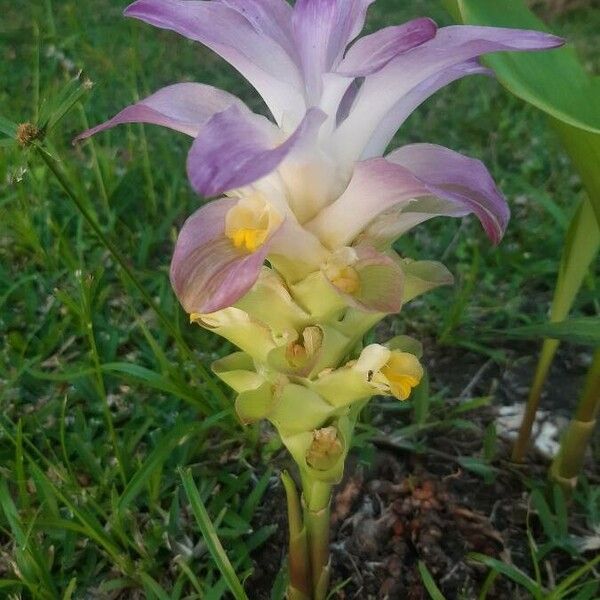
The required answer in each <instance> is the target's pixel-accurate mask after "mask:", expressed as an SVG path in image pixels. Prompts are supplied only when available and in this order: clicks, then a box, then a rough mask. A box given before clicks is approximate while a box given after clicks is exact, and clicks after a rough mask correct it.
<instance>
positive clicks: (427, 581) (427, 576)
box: [419, 560, 446, 600]
mask: <svg viewBox="0 0 600 600" xmlns="http://www.w3.org/2000/svg"><path fill="white" fill-rule="evenodd" d="M419 573H420V575H421V580H422V581H423V585H424V586H425V589H426V590H427V593H428V594H429V597H430V598H431V600H446V598H445V597H444V594H442V592H441V591H440V588H439V587H438V586H437V584H436V583H435V581H434V580H433V577H432V575H431V573H430V572H429V569H428V568H427V565H426V564H425V563H424V562H423V561H422V560H420V561H419Z"/></svg>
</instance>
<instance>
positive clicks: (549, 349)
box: [512, 340, 558, 462]
mask: <svg viewBox="0 0 600 600" xmlns="http://www.w3.org/2000/svg"><path fill="white" fill-rule="evenodd" d="M557 350H558V341H557V340H544V345H543V347H542V351H541V353H540V357H539V359H538V364H537V368H536V371H535V375H534V377H533V382H532V384H531V389H530V390H529V397H528V398H527V404H526V406H525V414H524V415H523V421H522V422H521V427H520V429H519V435H518V437H517V441H516V442H515V445H514V447H513V452H512V459H513V461H515V462H523V460H524V459H525V455H526V454H527V449H528V447H529V440H530V438H531V431H532V429H533V424H534V423H535V416H536V414H537V409H538V406H539V405H540V398H541V397H542V390H543V388H544V383H546V378H547V377H548V371H549V370H550V367H551V366H552V361H553V359H554V355H555V354H556V351H557Z"/></svg>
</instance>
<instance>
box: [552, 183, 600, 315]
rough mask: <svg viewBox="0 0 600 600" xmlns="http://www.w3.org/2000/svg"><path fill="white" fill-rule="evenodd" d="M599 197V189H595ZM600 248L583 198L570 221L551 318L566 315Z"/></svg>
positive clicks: (599, 232) (598, 230) (597, 229)
mask: <svg viewBox="0 0 600 600" xmlns="http://www.w3.org/2000/svg"><path fill="white" fill-rule="evenodd" d="M598 198H599V199H600V189H599V190H598ZM598 248H600V227H599V226H598V223H597V222H596V220H595V218H594V212H593V209H592V206H591V204H590V203H589V202H588V201H586V200H584V201H583V202H582V203H581V205H580V206H579V208H578V210H577V213H576V214H575V217H574V218H573V220H572V221H571V225H570V227H569V231H568V232H567V239H566V241H565V245H564V247H563V255H562V258H561V263H560V270H559V273H558V281H557V284H556V289H555V291H554V298H553V300H552V307H551V309H550V320H551V321H563V320H564V319H566V317H567V315H568V314H569V311H570V310H571V307H572V306H573V302H574V301H575V297H576V296H577V293H578V292H579V289H580V288H581V286H582V284H583V281H584V279H585V276H586V275H587V273H588V270H589V268H590V265H591V264H592V262H593V260H594V258H595V257H596V255H597V254H598Z"/></svg>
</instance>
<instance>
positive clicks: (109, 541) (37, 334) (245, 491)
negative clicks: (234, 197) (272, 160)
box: [0, 0, 600, 599]
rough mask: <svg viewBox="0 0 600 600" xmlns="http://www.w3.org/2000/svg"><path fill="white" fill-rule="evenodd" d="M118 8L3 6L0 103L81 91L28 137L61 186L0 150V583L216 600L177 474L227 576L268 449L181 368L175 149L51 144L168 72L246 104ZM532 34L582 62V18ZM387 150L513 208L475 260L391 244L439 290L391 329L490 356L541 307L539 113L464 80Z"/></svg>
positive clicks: (589, 295) (197, 352)
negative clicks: (572, 48) (476, 171)
mask: <svg viewBox="0 0 600 600" xmlns="http://www.w3.org/2000/svg"><path fill="white" fill-rule="evenodd" d="M121 8H122V4H121V3H120V2H116V1H115V0H96V1H93V2H92V0H85V1H75V0H61V1H60V2H57V1H55V2H52V0H45V1H44V2H36V3H32V2H27V1H26V0H17V1H16V2H12V3H5V6H3V11H4V18H3V20H2V23H1V24H0V37H1V38H2V40H3V41H2V44H1V45H0V59H1V60H0V82H2V83H1V84H0V107H2V108H1V111H2V116H4V117H7V118H10V119H11V120H13V121H15V122H19V123H20V122H25V121H36V120H37V118H38V116H39V115H40V113H42V114H43V110H44V107H45V106H46V107H48V106H49V103H50V104H51V103H52V101H53V99H54V98H56V97H57V95H58V94H59V91H60V90H61V89H62V88H63V87H64V86H65V85H66V84H67V82H68V81H69V80H71V79H72V78H73V77H74V76H75V75H76V73H77V72H78V71H79V70H80V69H83V70H84V74H85V76H86V77H89V78H90V79H91V80H92V81H93V82H94V84H95V85H94V88H93V91H92V92H91V93H88V94H86V98H85V102H84V103H83V104H81V105H79V106H77V107H76V108H75V109H74V110H72V111H70V112H69V113H68V115H67V116H66V117H65V118H64V119H63V120H62V121H61V122H60V123H59V124H58V125H57V127H56V128H55V129H54V131H53V132H52V135H51V136H50V139H49V141H48V147H49V148H50V150H51V153H52V156H53V160H55V161H56V165H55V166H56V168H57V169H59V171H60V173H62V174H63V178H64V180H63V185H61V184H60V183H59V182H58V181H57V180H56V178H55V177H54V176H53V174H52V172H51V170H50V169H49V168H48V165H47V164H44V162H43V161H42V160H40V159H39V157H36V156H35V155H32V154H31V153H27V152H24V151H22V150H20V149H18V148H16V147H15V146H9V145H7V144H3V145H2V146H0V214H1V216H2V218H1V219H0V357H1V360H0V413H1V415H2V416H1V417H0V476H1V479H2V483H1V484H0V596H1V595H3V594H6V597H15V598H21V597H23V598H29V597H32V598H42V599H45V598H65V599H68V598H71V597H73V598H76V597H86V598H87V597H98V598H106V597H113V595H115V596H116V594H117V593H118V592H119V591H122V593H123V594H124V595H123V597H127V598H135V597H147V598H163V597H165V598H173V599H175V598H184V597H187V598H191V597H198V598H205V599H209V598H220V597H221V596H222V595H223V593H224V590H225V589H226V584H227V582H226V581H225V579H224V578H223V577H222V575H221V574H220V572H219V571H218V569H217V567H216V566H215V564H214V563H213V562H212V560H211V557H210V554H209V552H208V550H209V549H207V547H206V546H205V544H204V541H203V538H202V534H201V531H200V529H199V527H198V525H197V524H196V522H195V520H194V514H193V512H192V511H191V509H190V507H189V506H188V503H187V501H186V496H185V493H184V489H183V485H182V481H181V478H180V475H179V473H178V471H177V468H178V467H189V469H190V470H191V471H190V472H191V473H192V474H193V479H194V481H195V483H196V485H197V486H198V488H199V492H198V493H199V498H200V499H201V502H202V503H203V504H204V505H205V506H206V510H207V511H208V514H209V515H210V517H211V518H212V520H213V526H214V527H215V528H216V530H217V532H218V534H219V536H220V538H221V540H222V542H223V545H224V546H225V548H226V550H227V554H228V556H229V557H230V560H231V562H232V563H233V566H234V568H235V570H236V572H237V573H238V575H240V577H242V578H243V576H245V575H246V574H248V573H249V572H250V571H251V569H252V563H251V560H250V556H249V555H250V553H251V552H252V550H253V549H254V548H256V547H258V546H259V545H260V544H261V543H263V542H264V540H265V539H266V538H267V537H268V536H269V535H270V534H271V533H272V528H270V527H263V528H260V529H257V530H255V529H253V526H252V521H253V515H254V514H255V512H256V510H257V509H258V507H259V505H260V501H261V496H262V494H263V493H264V491H265V489H266V488H267V486H268V485H269V483H270V481H271V473H270V472H268V471H267V472H266V473H265V472H264V470H263V466H262V465H264V464H265V461H268V460H269V458H270V456H271V455H272V454H273V453H274V452H276V451H277V450H278V447H277V444H276V442H274V441H273V440H270V441H268V443H267V444H266V445H265V444H261V443H259V441H261V440H260V438H261V432H259V430H258V429H255V428H248V429H246V430H243V429H242V428H241V427H240V426H239V425H238V424H237V422H236V421H235V419H234V418H233V416H232V414H231V409H230V406H229V405H228V403H227V391H226V390H223V389H222V388H220V387H218V384H216V383H215V382H214V381H213V380H212V379H210V376H209V375H208V373H207V371H206V368H205V367H206V366H207V365H209V364H210V362H211V361H212V360H213V359H215V358H216V357H218V356H221V355H222V354H224V353H225V352H226V351H227V348H226V347H225V344H224V343H223V342H222V341H220V340H219V339H218V338H216V337H213V336H211V335H209V334H207V333H205V332H203V331H202V330H200V329H199V328H196V327H191V326H189V325H188V324H187V322H186V319H185V315H184V314H183V313H182V311H181V310H180V308H179V306H178V304H177V302H176V300H175V298H174V295H173V293H172V291H171V289H170V285H169V282H168V276H167V269H168V264H169V259H170V252H171V249H172V247H173V243H174V240H175V236H176V232H177V229H178V227H179V226H180V225H181V223H182V222H183V219H184V218H185V217H186V215H189V214H190V213H191V212H192V211H193V210H194V209H195V208H196V207H197V206H198V205H199V202H200V200H199V199H198V198H197V197H195V196H194V195H193V194H192V193H191V192H190V190H189V187H188V184H187V181H186V177H185V168H184V165H185V154H186V149H187V145H188V142H187V140H185V139H183V138H182V137H180V136H178V135H176V134H172V133H169V132H165V131H161V130H158V129H156V128H150V127H148V128H146V129H144V128H143V127H141V126H131V127H125V128H121V129H118V130H114V131H111V132H108V133H106V134H103V135H102V137H98V138H96V139H95V140H94V141H92V142H90V143H88V144H86V145H83V146H77V147H73V146H72V145H71V143H70V140H71V139H72V138H73V137H74V136H75V135H76V133H78V132H79V131H81V130H82V129H85V128H86V127H87V125H88V123H96V122H99V121H101V120H103V119H105V118H106V117H107V116H109V115H112V114H113V113H114V112H116V111H117V110H118V109H120V108H121V107H122V106H124V105H126V104H128V103H130V102H131V101H132V100H134V99H135V98H137V97H141V96H143V95H145V94H147V93H149V92H150V91H152V90H155V89H157V88H158V87H160V86H162V85H165V84H168V83H173V82H176V81H184V80H197V81H203V82H207V83H211V84H214V85H217V86H221V87H224V88H226V89H227V90H229V91H231V92H233V93H236V94H238V95H240V96H241V97H242V98H243V99H244V100H246V101H247V102H248V104H250V105H251V106H252V107H253V108H255V109H257V110H263V108H264V107H262V106H261V105H260V104H258V102H257V100H256V96H255V95H254V94H253V92H252V91H251V90H250V89H249V88H248V87H246V85H245V84H244V82H243V81H242V80H241V78H240V77H239V76H238V75H237V74H236V73H235V72H234V71H233V70H232V69H231V68H229V67H228V66H227V65H225V63H224V62H222V61H221V60H220V59H218V58H217V57H216V56H214V55H213V54H211V53H210V52H208V51H206V50H204V49H202V48H200V47H199V46H198V45H194V44H192V43H190V42H187V41H186V40H183V39H181V38H179V37H177V36H176V35H174V34H171V33H167V32H161V31H157V30H153V29H151V28H150V27H148V26H144V25H141V24H138V23H133V22H130V21H126V20H124V19H122V18H121V16H120V12H121ZM420 14H428V15H431V16H433V17H435V18H437V19H438V20H439V21H440V22H442V23H444V22H449V20H448V17H447V16H446V15H445V14H444V12H443V11H442V9H441V8H440V6H439V5H438V3H436V2H434V0H417V1H415V2H412V3H410V4H409V3H408V2H403V3H399V2H396V1H394V0H380V1H379V2H378V3H377V5H376V7H375V9H374V11H373V17H372V20H371V22H370V26H372V27H378V26H381V25H383V24H385V23H392V22H400V21H403V20H407V19H408V18H410V17H412V16H417V15H420ZM555 25H556V27H557V29H558V31H559V32H561V31H563V32H565V33H566V34H567V35H569V36H570V37H573V38H574V39H575V41H576V42H577V43H578V45H579V47H580V50H581V53H582V54H583V55H584V56H585V57H586V58H587V61H588V62H589V64H590V68H592V69H598V67H599V64H598V62H597V55H594V52H593V51H592V49H593V44H594V40H595V41H596V42H597V31H599V30H600V17H599V15H598V14H597V12H594V11H587V12H586V11H575V12H573V13H570V14H569V15H568V17H565V18H564V19H563V20H558V21H557V22H556V23H555ZM594 36H595V37H594ZM397 141H398V142H399V143H401V142H407V141H430V142H435V143H440V144H444V145H448V146H450V147H452V148H454V149H455V150H459V151H463V152H466V153H468V154H470V155H473V156H476V157H478V158H481V159H482V160H484V162H486V164H487V165H488V166H489V167H490V169H491V171H492V173H493V175H494V176H495V178H496V180H497V181H498V183H499V184H500V186H501V187H502V189H503V190H504V191H505V193H506V195H507V196H508V198H509V201H510V204H511V207H512V209H513V220H512V223H511V226H510V229H509V232H508V235H507V237H506V239H505V241H504V242H503V244H502V245H501V246H500V247H499V248H496V249H493V248H491V247H490V246H489V245H488V243H487V242H486V240H485V239H484V236H483V234H482V232H481V231H480V230H479V228H478V225H477V224H476V223H475V222H474V221H472V220H471V221H467V222H465V223H463V224H460V223H458V222H448V221H446V222H441V221H440V222H435V221H434V222H432V223H430V224H428V225H426V226H424V227H422V228H420V229H419V230H418V231H417V232H416V233H415V235H414V236H410V237H407V239H405V240H402V242H401V244H400V249H401V250H402V252H404V253H406V254H407V255H408V256H412V257H415V258H419V257H423V258H430V259H440V258H441V259H444V260H445V262H446V263H447V264H448V266H449V267H450V268H451V270H452V271H453V272H455V273H456V274H457V275H458V285H457V286H456V288H455V289H454V290H452V289H447V290H440V291H438V292H435V293H433V294H430V295H428V296H426V297H425V299H424V300H422V301H421V300H420V301H419V302H415V303H414V304H412V305H410V306H409V307H408V308H407V310H406V311H405V312H404V313H403V314H402V315H401V316H400V317H399V318H398V319H397V320H396V321H395V322H393V323H392V324H391V326H392V327H394V328H395V329H398V330H403V329H406V328H408V329H410V330H411V331H413V332H417V333H418V334H419V335H421V336H423V337H435V338H440V339H441V341H442V342H443V343H444V344H447V345H450V346H458V347H461V348H462V347H468V348H470V349H474V350H476V351H478V352H482V353H484V354H489V353H490V352H495V351H497V350H498V347H497V346H496V345H494V344H491V343H490V342H489V339H487V338H481V339H480V338H479V336H478V335H476V332H478V331H481V330H482V329H484V328H485V329H489V330H491V329H501V328H504V327H513V326H517V325H523V324H527V323H530V322H539V321H541V320H543V318H544V316H545V315H546V312H547V308H548V302H549V299H550V297H551V292H552V289H553V285H554V279H555V275H556V269H557V260H558V258H559V256H560V248H561V244H562V239H563V237H564V232H565V229H566V226H567V224H568V221H569V218H570V216H571V214H572V213H573V210H574V208H575V206H576V204H577V200H578V198H579V197H580V195H581V189H580V183H579V181H578V179H577V177H576V176H575V175H574V172H573V170H572V169H571V167H570V166H569V164H568V162H567V159H566V157H565V155H564V153H563V152H562V150H561V148H560V146H559V144H558V141H557V140H556V139H555V138H554V136H553V135H552V134H551V133H550V132H549V131H548V129H547V128H546V127H545V123H544V118H543V117H542V116H541V115H540V114H539V113H537V112H535V111H534V110H533V109H531V108H528V107H526V106H524V105H522V104H521V103H520V102H518V101H517V100H515V99H513V98H511V97H509V96H508V95H507V94H506V93H504V92H503V91H502V90H501V88H500V87H499V86H498V85H496V84H495V83H494V82H493V81H491V80H487V79H482V78H477V79H473V80H469V81H463V82H460V83H458V84H454V85H453V86H452V87H450V88H449V89H447V90H445V91H443V92H442V93H440V94H438V95H437V96H436V97H435V98H433V99H432V100H430V101H428V102H427V103H426V105H425V106H424V107H423V108H422V109H420V110H419V111H418V112H417V113H416V114H415V115H414V116H413V117H411V119H410V120H409V122H408V123H407V124H406V126H405V127H404V128H403V129H402V131H401V132H400V134H399V136H398V140H397ZM65 188H66V189H69V190H71V191H72V193H73V194H74V195H75V196H76V197H77V198H79V199H80V201H81V203H82V205H83V208H84V209H85V211H87V213H88V214H89V217H90V219H91V220H92V221H93V222H96V223H98V225H99V228H100V231H101V232H102V234H103V235H104V236H105V237H106V239H107V240H108V245H107V244H106V243H102V242H101V240H100V239H99V238H98V236H97V235H95V233H94V232H93V230H92V229H91V228H90V226H89V222H88V221H86V219H85V218H84V217H83V216H82V213H81V212H80V211H78V210H76V208H75V207H74V205H73V204H72V202H70V201H69V199H68V195H67V194H66V192H65ZM115 250H116V253H115ZM120 257H123V264H119V262H120ZM132 276H133V278H132ZM597 286H598V284H597V280H596V277H594V276H590V278H589V281H588V284H587V286H586V287H585V289H584V290H583V292H582V294H581V296H580V298H579V300H578V306H577V312H578V313H579V314H587V313H590V312H592V311H596V310H597V309H598V306H597V304H598V302H597V296H598V287H597ZM161 315H162V317H161ZM494 356H496V357H498V355H497V353H496V354H494ZM202 366H204V368H203V367H202ZM263 441H264V440H263ZM186 473H187V471H186ZM187 481H188V484H189V485H190V486H191V481H192V480H191V478H188V479H187ZM190 489H191V488H190Z"/></svg>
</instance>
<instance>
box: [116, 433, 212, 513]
mask: <svg viewBox="0 0 600 600" xmlns="http://www.w3.org/2000/svg"><path fill="white" fill-rule="evenodd" d="M200 425H201V424H200V423H183V424H179V425H178V426H176V427H174V428H173V430H172V431H171V432H169V434H167V435H166V436H165V437H163V438H162V439H161V440H160V442H159V443H158V445H157V446H156V448H155V449H154V450H153V451H152V452H151V453H150V455H149V456H148V458H147V459H146V460H145V461H144V463H143V464H142V466H141V467H140V468H139V469H138V470H137V471H136V472H135V474H134V476H133V477H132V478H131V480H130V481H129V483H128V484H127V487H126V488H125V490H124V491H123V494H122V495H121V497H120V499H119V504H118V507H119V513H120V514H121V515H123V513H124V511H125V510H126V509H127V507H128V506H129V505H130V504H131V503H132V502H133V501H134V500H135V499H136V498H137V496H138V495H139V494H140V493H141V492H142V490H143V488H144V486H145V485H146V483H147V482H148V480H149V478H150V477H151V476H152V474H153V473H154V472H155V471H156V470H157V469H159V468H161V467H162V465H163V463H164V462H165V461H166V460H167V459H168V458H169V456H170V454H171V452H173V449H174V448H175V447H176V446H177V445H178V444H180V443H181V441H182V440H183V439H184V438H185V437H187V436H189V435H191V434H192V433H193V432H194V431H195V430H197V429H198V427H199V426H200Z"/></svg>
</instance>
